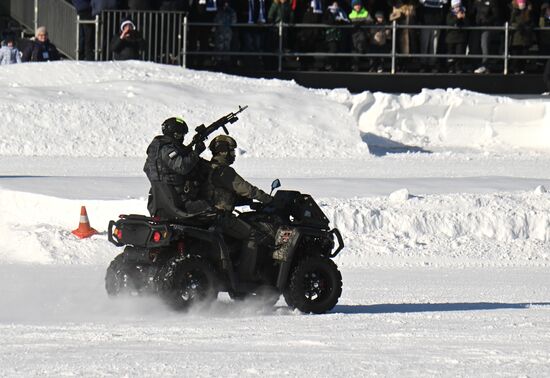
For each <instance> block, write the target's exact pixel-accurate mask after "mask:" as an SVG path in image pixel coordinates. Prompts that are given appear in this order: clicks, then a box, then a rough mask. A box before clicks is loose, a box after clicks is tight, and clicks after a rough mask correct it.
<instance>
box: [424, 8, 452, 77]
mask: <svg viewBox="0 0 550 378" xmlns="http://www.w3.org/2000/svg"><path fill="white" fill-rule="evenodd" d="M420 4H421V7H420V8H419V12H418V13H419V14H418V15H419V21H420V24H422V25H443V23H444V22H445V11H444V9H443V7H444V6H445V5H446V4H447V0H420ZM439 35H440V30H438V29H421V30H420V53H421V54H434V55H435V54H437V45H438V42H439ZM420 61H421V62H422V63H423V65H424V67H422V68H421V71H424V70H427V69H430V70H431V71H432V72H437V68H436V66H435V65H436V60H435V58H430V59H427V58H421V59H420ZM426 66H427V67H426Z"/></svg>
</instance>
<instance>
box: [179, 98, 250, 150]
mask: <svg viewBox="0 0 550 378" xmlns="http://www.w3.org/2000/svg"><path fill="white" fill-rule="evenodd" d="M246 108H248V105H245V106H243V107H241V106H240V105H239V110H237V111H236V112H235V113H229V114H227V115H224V116H223V117H221V118H220V119H218V120H217V121H216V122H213V123H211V124H210V125H208V126H204V124H202V125H200V126H197V127H196V128H195V131H196V132H197V133H196V134H195V136H194V137H193V140H192V141H191V143H189V146H188V148H191V147H192V146H194V145H195V144H197V143H199V142H204V141H205V140H206V139H208V136H209V135H210V134H212V133H213V132H214V131H216V130H218V129H219V128H220V127H221V128H222V129H223V131H224V132H225V134H226V135H229V130H227V127H226V126H225V125H227V124H228V123H235V122H237V120H238V119H239V118H238V117H237V114H239V113H241V112H243V111H245V110H246Z"/></svg>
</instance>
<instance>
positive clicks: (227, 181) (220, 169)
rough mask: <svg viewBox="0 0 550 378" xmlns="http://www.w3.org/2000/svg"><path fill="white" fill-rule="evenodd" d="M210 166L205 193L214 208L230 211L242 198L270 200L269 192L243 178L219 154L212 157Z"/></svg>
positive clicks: (261, 200)
mask: <svg viewBox="0 0 550 378" xmlns="http://www.w3.org/2000/svg"><path fill="white" fill-rule="evenodd" d="M211 168H212V170H211V172H210V175H209V179H208V188H207V190H206V193H207V197H208V201H209V202H210V203H211V204H212V205H213V206H214V207H215V208H217V209H219V210H225V211H229V212H231V211H233V209H234V208H235V206H237V205H239V204H241V203H242V201H243V199H249V200H252V199H255V200H258V201H260V202H270V201H271V199H272V198H271V196H270V195H269V194H267V193H265V192H264V191H262V190H261V189H258V188H257V187H255V186H254V185H252V184H250V183H249V182H248V181H246V180H245V179H243V178H242V177H241V176H240V175H239V174H238V173H237V172H235V170H234V169H233V168H232V167H231V166H229V165H228V164H227V163H226V162H225V161H223V159H221V157H220V156H214V157H213V158H212V160H211Z"/></svg>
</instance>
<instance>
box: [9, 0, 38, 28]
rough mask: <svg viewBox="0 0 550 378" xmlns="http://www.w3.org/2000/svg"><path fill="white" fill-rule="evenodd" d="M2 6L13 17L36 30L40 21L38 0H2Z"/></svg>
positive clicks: (26, 26)
mask: <svg viewBox="0 0 550 378" xmlns="http://www.w3.org/2000/svg"><path fill="white" fill-rule="evenodd" d="M2 2H3V4H2V8H3V9H4V10H5V11H7V13H8V14H9V15H10V17H11V18H13V19H14V20H15V21H17V22H19V24H21V25H22V26H24V27H25V28H27V30H32V31H34V30H36V28H37V27H38V26H37V23H38V0H2Z"/></svg>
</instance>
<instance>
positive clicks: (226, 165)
mask: <svg viewBox="0 0 550 378" xmlns="http://www.w3.org/2000/svg"><path fill="white" fill-rule="evenodd" d="M220 140H221V141H224V142H225V141H229V142H232V144H231V143H228V148H227V151H223V152H220V151H218V150H217V149H216V147H215V146H216V142H219V141H220ZM235 148H236V143H235V141H234V140H233V138H230V137H226V136H224V135H222V136H218V137H216V138H214V140H213V141H212V143H211V144H210V149H211V150H212V154H213V157H212V160H211V168H210V173H209V177H208V183H207V188H206V196H207V198H208V200H209V202H210V203H211V204H212V205H213V206H214V207H215V208H216V209H218V210H221V211H223V214H222V215H221V216H220V217H219V219H218V226H220V227H221V229H222V232H223V233H224V234H226V235H228V236H230V237H232V238H235V239H238V240H242V242H243V247H242V251H241V258H240V266H239V274H240V275H241V277H244V278H245V279H251V280H253V279H254V278H255V277H254V275H255V269H256V259H257V254H258V245H257V239H256V233H255V230H254V228H253V227H252V226H251V225H250V224H248V223H247V222H245V221H243V220H241V219H239V218H237V217H236V216H234V215H233V214H232V211H233V209H235V206H238V205H246V204H247V203H249V202H250V201H251V200H253V199H256V200H258V201H260V202H264V203H267V202H270V201H271V200H272V197H271V196H270V195H269V194H267V193H265V192H264V191H262V190H261V189H258V188H257V187H255V186H253V185H252V184H250V183H249V182H247V181H246V180H245V179H243V178H242V177H241V176H240V175H239V174H238V173H237V172H235V170H234V169H233V168H232V167H230V164H232V163H233V161H234V156H235V155H234V153H235V151H234V149H235Z"/></svg>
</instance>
